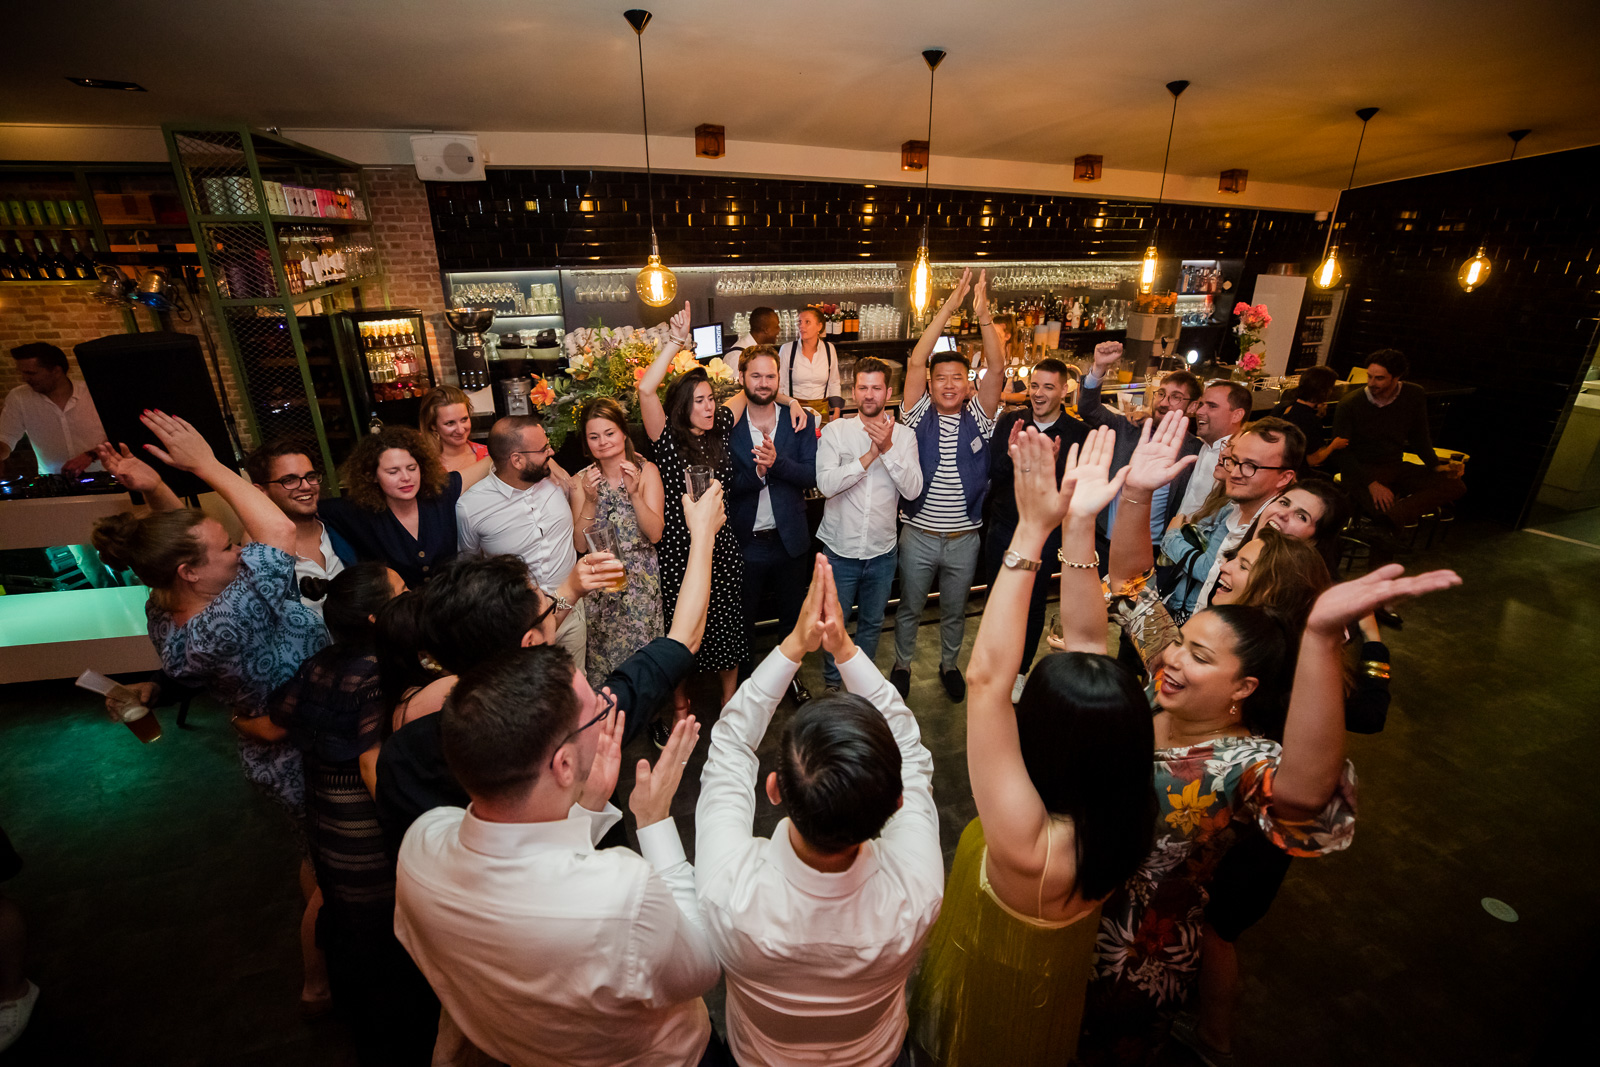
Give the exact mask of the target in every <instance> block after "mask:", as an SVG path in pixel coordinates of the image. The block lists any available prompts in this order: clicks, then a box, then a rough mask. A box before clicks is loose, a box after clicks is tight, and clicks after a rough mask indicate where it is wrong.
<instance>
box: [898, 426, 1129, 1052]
mask: <svg viewBox="0 0 1600 1067" xmlns="http://www.w3.org/2000/svg"><path fill="white" fill-rule="evenodd" d="M1114 447H1115V440H1114V437H1113V435H1112V434H1111V432H1110V431H1108V430H1096V431H1094V432H1093V433H1091V434H1090V436H1089V439H1088V440H1087V441H1086V442H1085V443H1084V445H1083V453H1082V455H1081V457H1080V456H1078V455H1072V454H1069V456H1068V459H1067V473H1066V476H1065V478H1063V479H1062V481H1061V484H1060V485H1057V484H1056V479H1055V471H1056V464H1055V455H1054V449H1053V442H1052V441H1051V440H1050V439H1049V438H1046V437H1044V436H1043V435H1041V434H1039V433H1037V432H1036V431H1035V430H1033V429H1032V428H1031V427H1030V428H1029V429H1028V430H1026V431H1025V432H1024V433H1022V434H1021V435H1019V436H1018V437H1017V438H1016V439H1015V441H1013V442H1012V444H1011V445H1010V450H1011V458H1012V461H1013V463H1014V465H1015V469H1016V481H1015V484H1016V494H1017V512H1018V519H1019V521H1018V523H1017V528H1016V533H1015V534H1014V535H1013V537H1012V539H1011V546H1010V548H1011V550H1010V551H1009V552H1008V553H1007V554H1006V565H1005V566H1004V567H1003V568H1001V570H1000V573H999V575H998V576H997V577H996V578H995V582H994V585H993V586H992V587H991V589H990V592H989V602H988V605H987V607H986V608H985V610H984V614H983V622H982V624H981V625H980V626H979V627H978V638H977V642H976V644H975V645H974V647H973V650H972V662H971V663H970V664H969V666H968V673H967V684H968V690H967V769H968V773H969V776H970V777H971V780H972V794H973V798H974V799H975V800H976V802H977V806H978V818H977V819H975V820H973V822H972V823H971V825H969V826H968V827H967V829H966V831H965V832H964V833H963V834H962V835H961V844H960V847H959V848H958V849H957V851H956V859H955V865H954V867H953V868H952V870H951V872H950V879H949V882H948V884H947V885H946V887H945V898H944V909H943V911H942V912H941V913H940V916H939V921H938V923H937V924H936V925H935V926H934V928H933V932H932V934H931V935H930V937H929V939H928V948H927V952H926V955H925V956H924V957H923V963H922V969H921V971H920V972H919V973H918V975H917V978H916V980H915V983H914V985H913V988H912V993H911V1005H910V1010H911V1015H912V1024H911V1029H912V1036H913V1038H914V1039H915V1040H916V1041H917V1043H918V1044H920V1045H921V1046H922V1048H923V1050H924V1051H926V1052H927V1053H928V1054H929V1055H931V1056H932V1057H933V1058H934V1059H935V1060H937V1061H938V1062H940V1063H942V1064H944V1067H961V1065H968V1064H1005V1065H1007V1067H1030V1065H1033V1064H1040V1065H1044V1064H1050V1065H1058V1064H1064V1063H1066V1062H1067V1061H1069V1060H1070V1059H1071V1058H1072V1056H1073V1055H1074V1053H1075V1052H1076V1050H1077V1044H1078V1028H1079V1024H1080V1022H1081V1020H1082V1016H1083V998H1084V990H1085V988H1086V987H1087V985H1088V981H1089V974H1090V968H1091V966H1092V962H1093V953H1094V943H1095V934H1096V932H1097V928H1098V926H1099V920H1100V901H1101V900H1103V899H1104V898H1105V897H1106V896H1107V895H1108V894H1110V893H1111V892H1112V891H1113V890H1115V889H1116V888H1117V887H1118V886H1120V885H1121V884H1122V883H1123V882H1124V881H1126V880H1127V879H1128V877H1129V876H1131V875H1132V874H1133V873H1134V871H1135V869H1136V868H1137V867H1138V866H1139V864H1140V862H1141V861H1142V860H1143V859H1144V858H1145V855H1146V853H1147V852H1148V851H1149V848H1150V840H1151V834H1152V832H1153V826H1154V823H1155V799H1154V791H1153V789H1152V787H1151V784H1150V782H1151V766H1150V751H1151V748H1152V746H1153V745H1154V743H1155V742H1154V735H1153V732H1152V727H1151V720H1150V706H1149V704H1148V703H1147V702H1146V700H1145V698H1144V694H1143V692H1142V691H1141V690H1140V688H1139V685H1138V683H1137V682H1136V681H1135V680H1134V679H1133V677H1132V676H1131V675H1130V674H1129V673H1128V672H1127V671H1126V670H1124V669H1123V668H1122V667H1121V666H1120V665H1118V664H1117V663H1116V662H1115V661H1114V660H1112V659H1111V658H1110V657H1108V656H1106V655H1105V654H1104V652H1105V640H1106V613H1105V601H1104V599H1103V598H1102V596H1101V591H1100V579H1099V574H1098V571H1097V570H1096V567H1095V550H1094V525H1095V516H1096V515H1098V514H1099V512H1100V510H1101V509H1102V508H1103V507H1105V505H1106V504H1107V503H1109V502H1110V501H1111V499H1112V498H1113V497H1114V496H1115V495H1116V493H1117V491H1118V490H1119V489H1120V488H1121V485H1122V480H1123V477H1122V476H1120V475H1119V476H1118V477H1117V478H1111V477H1109V471H1110V467H1111V459H1112V451H1113V449H1114ZM1074 451H1076V446H1074ZM1063 519H1065V525H1064V526H1063V529H1062V540H1061V544H1062V550H1061V562H1062V566H1061V575H1062V578H1061V603H1062V605H1063V608H1064V609H1065V608H1067V607H1068V606H1069V605H1070V606H1071V608H1072V610H1071V611H1070V612H1069V611H1067V610H1063V611H1062V622H1063V625H1064V626H1065V627H1067V628H1068V629H1069V630H1070V631H1071V632H1069V633H1064V634H1063V637H1064V639H1065V641H1066V644H1067V648H1068V649H1069V651H1067V652H1065V653H1061V654H1057V655H1052V656H1049V657H1046V658H1045V659H1043V660H1041V661H1040V662H1039V665H1038V666H1037V667H1036V668H1035V669H1034V671H1033V673H1032V675H1030V676H1029V678H1028V682H1027V684H1026V686H1025V687H1024V688H1023V691H1022V699H1021V700H1020V701H1019V702H1018V703H1017V704H1016V705H1015V706H1014V707H1013V705H1012V703H1011V692H1010V690H1011V684H1012V682H1013V681H1014V680H1015V678H1016V675H1017V667H1018V666H1019V665H1020V664H1021V662H1022V642H1023V636H1022V635H1023V630H1024V627H1023V625H1022V621H1023V620H1024V619H1025V618H1026V617H1027V613H1028V599H1029V596H1030V594H1031V593H1032V589H1033V583H1034V581H1035V580H1037V578H1038V577H1039V575H1038V571H1039V570H1040V568H1041V561H1040V558H1039V554H1040V551H1041V549H1042V548H1043V546H1044V542H1045V539H1046V538H1047V537H1048V536H1049V535H1050V533H1051V532H1052V531H1053V530H1054V528H1055V527H1056V526H1057V525H1058V524H1061V523H1062V522H1063ZM1051 562H1052V563H1053V562H1054V561H1051ZM1045 573H1046V574H1048V573H1049V572H1048V571H1046V572H1045Z"/></svg>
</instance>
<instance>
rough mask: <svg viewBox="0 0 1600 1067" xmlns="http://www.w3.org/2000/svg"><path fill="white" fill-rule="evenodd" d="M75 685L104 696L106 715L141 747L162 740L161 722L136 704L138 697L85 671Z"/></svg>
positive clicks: (114, 683) (101, 676)
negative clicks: (121, 725)
mask: <svg viewBox="0 0 1600 1067" xmlns="http://www.w3.org/2000/svg"><path fill="white" fill-rule="evenodd" d="M76 684H77V685H78V687H79V688H80V689H87V690H89V692H91V693H99V694H100V695H101V696H103V697H105V698H106V714H107V715H108V716H109V717H110V719H111V721H112V722H120V723H122V724H123V725H124V726H126V727H127V728H128V729H129V730H131V731H132V732H133V736H134V737H137V738H138V739H139V740H140V741H141V742H143V743H144V744H147V745H148V744H149V743H150V742H152V741H159V740H160V739H161V721H160V720H159V719H157V718H156V713H155V712H154V711H151V710H150V709H149V708H147V707H145V706H144V705H143V704H141V703H139V697H138V695H137V694H136V693H134V691H133V690H131V689H129V688H128V687H127V686H123V685H118V684H117V683H116V682H115V681H113V680H112V679H110V678H107V677H106V676H105V675H103V674H101V673H100V672H99V671H84V672H83V674H81V675H79V676H78V681H77V683H76Z"/></svg>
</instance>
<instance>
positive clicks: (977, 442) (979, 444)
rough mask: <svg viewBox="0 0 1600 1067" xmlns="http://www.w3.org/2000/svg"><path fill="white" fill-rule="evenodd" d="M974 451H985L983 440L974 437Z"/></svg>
mask: <svg viewBox="0 0 1600 1067" xmlns="http://www.w3.org/2000/svg"><path fill="white" fill-rule="evenodd" d="M972 451H973V452H982V451H983V438H981V437H974V438H973V439H972Z"/></svg>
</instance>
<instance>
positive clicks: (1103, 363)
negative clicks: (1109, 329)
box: [1094, 341, 1122, 381]
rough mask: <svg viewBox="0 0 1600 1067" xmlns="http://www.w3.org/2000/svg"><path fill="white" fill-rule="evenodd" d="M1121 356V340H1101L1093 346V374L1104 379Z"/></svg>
mask: <svg viewBox="0 0 1600 1067" xmlns="http://www.w3.org/2000/svg"><path fill="white" fill-rule="evenodd" d="M1121 358H1122V342H1121V341H1101V342H1100V343H1099V344H1097V345H1095V346H1094V376H1095V377H1096V378H1098V379H1099V380H1101V381H1105V377H1106V373H1107V372H1108V371H1110V370H1111V368H1112V367H1114V366H1116V363H1117V360H1119V359H1121Z"/></svg>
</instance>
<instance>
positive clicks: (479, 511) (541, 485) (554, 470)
mask: <svg viewBox="0 0 1600 1067" xmlns="http://www.w3.org/2000/svg"><path fill="white" fill-rule="evenodd" d="M554 456H555V449H553V448H551V447H550V438H549V437H548V436H547V435H546V434H545V431H544V424H543V423H541V422H540V421H539V419H538V417H537V416H535V415H511V416H508V417H507V418H503V419H500V420H498V421H496V422H495V424H494V425H493V426H491V427H490V428H489V458H490V459H492V460H493V461H494V475H493V477H490V478H485V479H483V480H482V481H480V482H479V483H478V484H477V485H474V486H473V487H472V488H471V489H468V490H467V491H466V492H464V493H462V494H461V499H460V500H458V501H456V529H457V534H456V537H457V540H458V543H459V545H460V548H461V551H462V552H471V553H476V554H478V555H483V556H498V555H502V554H504V555H512V556H521V557H522V560H523V562H525V563H526V564H527V565H528V573H529V574H531V575H532V576H533V584H534V585H536V586H538V587H539V588H540V589H542V590H544V591H545V593H547V594H548V595H550V596H555V595H556V594H557V592H558V590H559V589H560V587H561V583H562V582H564V581H566V580H567V575H568V574H569V573H570V572H571V571H572V568H573V567H574V566H575V565H576V564H577V562H578V550H577V548H576V547H575V546H574V544H573V539H572V505H571V502H570V501H569V500H568V498H567V492H566V482H567V478H566V472H564V471H562V470H561V467H560V466H559V465H558V464H557V463H556V462H555V460H554V458H553V457H554ZM560 607H561V609H562V610H563V611H566V612H567V617H566V618H565V619H563V620H562V623H561V628H560V629H559V630H557V631H556V639H555V643H556V644H558V645H560V646H561V647H562V648H564V649H566V650H567V652H568V653H570V654H571V656H572V658H573V659H574V660H575V661H576V662H577V664H578V669H579V670H580V671H581V670H583V669H584V650H585V648H586V646H587V644H588V637H589V630H588V626H587V625H586V623H585V620H584V614H583V603H582V602H581V601H580V602H578V603H576V604H566V603H563V604H561V605H560Z"/></svg>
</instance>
